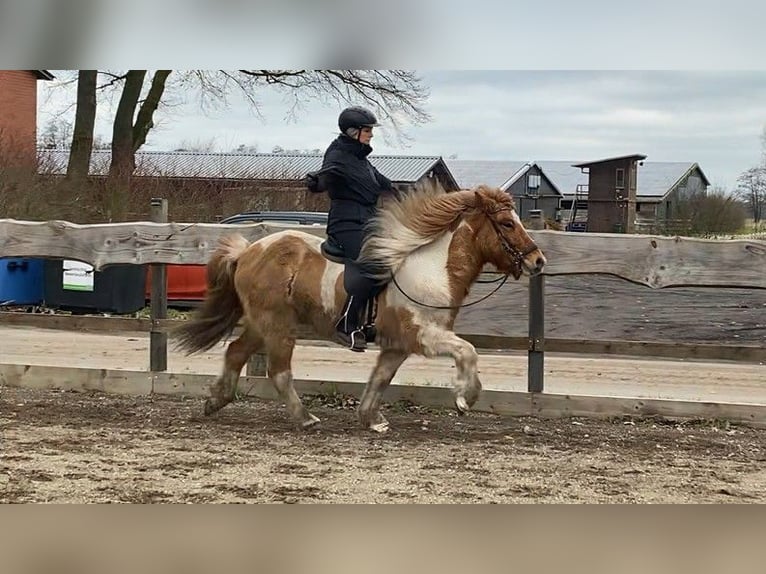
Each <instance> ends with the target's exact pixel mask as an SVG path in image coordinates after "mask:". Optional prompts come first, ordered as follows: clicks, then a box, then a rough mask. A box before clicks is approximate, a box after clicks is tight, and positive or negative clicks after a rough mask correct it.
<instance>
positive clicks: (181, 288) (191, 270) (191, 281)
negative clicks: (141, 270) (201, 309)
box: [146, 265, 207, 301]
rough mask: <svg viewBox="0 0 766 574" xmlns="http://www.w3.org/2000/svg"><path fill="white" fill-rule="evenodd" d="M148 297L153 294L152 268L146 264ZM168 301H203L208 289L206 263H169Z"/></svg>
mask: <svg viewBox="0 0 766 574" xmlns="http://www.w3.org/2000/svg"><path fill="white" fill-rule="evenodd" d="M146 267H147V269H148V271H147V273H146V299H147V300H149V299H150V298H151V294H152V268H151V265H147V266H146ZM167 270H168V271H167V275H168V301H202V300H203V299H204V298H205V292H206V290H207V283H206V281H207V269H206V266H205V265H168V266H167Z"/></svg>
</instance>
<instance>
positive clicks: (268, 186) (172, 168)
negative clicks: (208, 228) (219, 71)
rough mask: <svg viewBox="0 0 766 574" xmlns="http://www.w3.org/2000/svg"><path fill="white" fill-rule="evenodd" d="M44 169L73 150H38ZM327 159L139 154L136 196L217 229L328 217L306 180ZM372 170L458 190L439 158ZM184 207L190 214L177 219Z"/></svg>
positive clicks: (56, 170)
mask: <svg viewBox="0 0 766 574" xmlns="http://www.w3.org/2000/svg"><path fill="white" fill-rule="evenodd" d="M38 154H39V157H40V164H41V165H45V166H46V169H48V170H50V171H51V172H52V173H53V174H57V175H63V174H64V173H66V166H67V162H68V161H69V151H68V150H47V149H41V150H38ZM322 157H323V155H322V154H280V153H276V154H273V153H271V154H269V153H197V152H152V151H147V152H138V153H137V154H136V170H135V172H134V177H133V185H132V189H133V193H134V194H137V195H140V196H141V197H142V199H141V201H143V202H144V203H145V202H147V201H148V197H151V196H160V197H166V198H168V200H169V202H170V206H171V209H173V206H174V205H175V208H176V209H175V212H174V213H175V215H174V217H175V219H176V220H181V219H184V220H187V221H189V220H191V219H190V218H194V219H195V220H199V221H211V220H216V219H220V218H221V217H224V216H227V215H232V214H235V213H240V212H243V211H327V210H328V209H329V198H328V196H327V194H326V193H311V192H309V191H308V190H307V188H306V185H305V183H304V177H305V175H306V174H307V173H308V172H310V171H315V170H318V169H319V168H320V167H321V165H322ZM369 159H370V162H371V163H372V164H373V165H374V166H375V167H376V168H377V169H378V170H379V171H380V173H382V174H383V175H384V176H386V177H387V178H389V179H390V180H391V181H392V182H393V183H394V186H395V187H396V188H397V189H398V190H400V191H406V190H407V189H408V188H411V187H413V186H414V185H416V184H418V183H419V182H422V181H424V180H435V181H438V182H439V183H440V184H441V185H442V186H443V187H444V188H445V189H446V190H447V191H456V190H457V189H459V188H458V184H457V182H456V181H455V178H454V177H453V176H452V174H451V173H450V171H449V169H447V166H446V164H445V163H444V160H442V158H441V157H439V156H394V155H377V156H376V155H371V156H370V158H369ZM110 161H111V152H110V151H109V150H94V151H93V153H92V155H91V165H90V175H91V176H93V178H96V179H98V178H103V177H105V176H106V175H107V174H108V173H109V164H110ZM179 204H185V205H183V207H184V209H185V210H186V211H179Z"/></svg>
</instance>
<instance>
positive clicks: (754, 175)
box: [736, 165, 766, 224]
mask: <svg viewBox="0 0 766 574" xmlns="http://www.w3.org/2000/svg"><path fill="white" fill-rule="evenodd" d="M737 182H738V183H739V187H738V188H737V190H736V194H737V196H738V197H739V198H740V199H742V201H744V202H745V204H746V205H747V207H748V209H749V210H750V213H751V214H752V216H753V223H755V224H758V223H760V221H761V220H762V219H763V216H764V215H766V166H764V165H760V166H758V167H751V168H750V169H748V170H746V171H744V172H742V174H740V176H739V177H738V178H737Z"/></svg>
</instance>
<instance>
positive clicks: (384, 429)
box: [369, 419, 389, 434]
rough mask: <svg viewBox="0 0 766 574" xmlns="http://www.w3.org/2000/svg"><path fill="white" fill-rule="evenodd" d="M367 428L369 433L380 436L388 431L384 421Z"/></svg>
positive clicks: (386, 422)
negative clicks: (372, 432)
mask: <svg viewBox="0 0 766 574" xmlns="http://www.w3.org/2000/svg"><path fill="white" fill-rule="evenodd" d="M369 428H370V430H371V431H375V432H377V433H380V434H383V433H386V432H388V429H389V426H388V421H387V420H385V419H384V420H383V422H379V423H374V424H371V425H370V427H369Z"/></svg>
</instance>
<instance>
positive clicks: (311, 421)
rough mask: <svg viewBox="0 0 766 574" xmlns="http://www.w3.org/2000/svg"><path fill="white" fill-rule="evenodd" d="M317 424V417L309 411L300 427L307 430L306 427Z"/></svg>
mask: <svg viewBox="0 0 766 574" xmlns="http://www.w3.org/2000/svg"><path fill="white" fill-rule="evenodd" d="M318 424H319V419H318V418H317V417H315V416H314V415H312V414H311V413H309V418H308V420H305V421H303V423H301V428H303V429H304V430H307V429H310V428H313V427H315V426H316V425H318Z"/></svg>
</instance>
